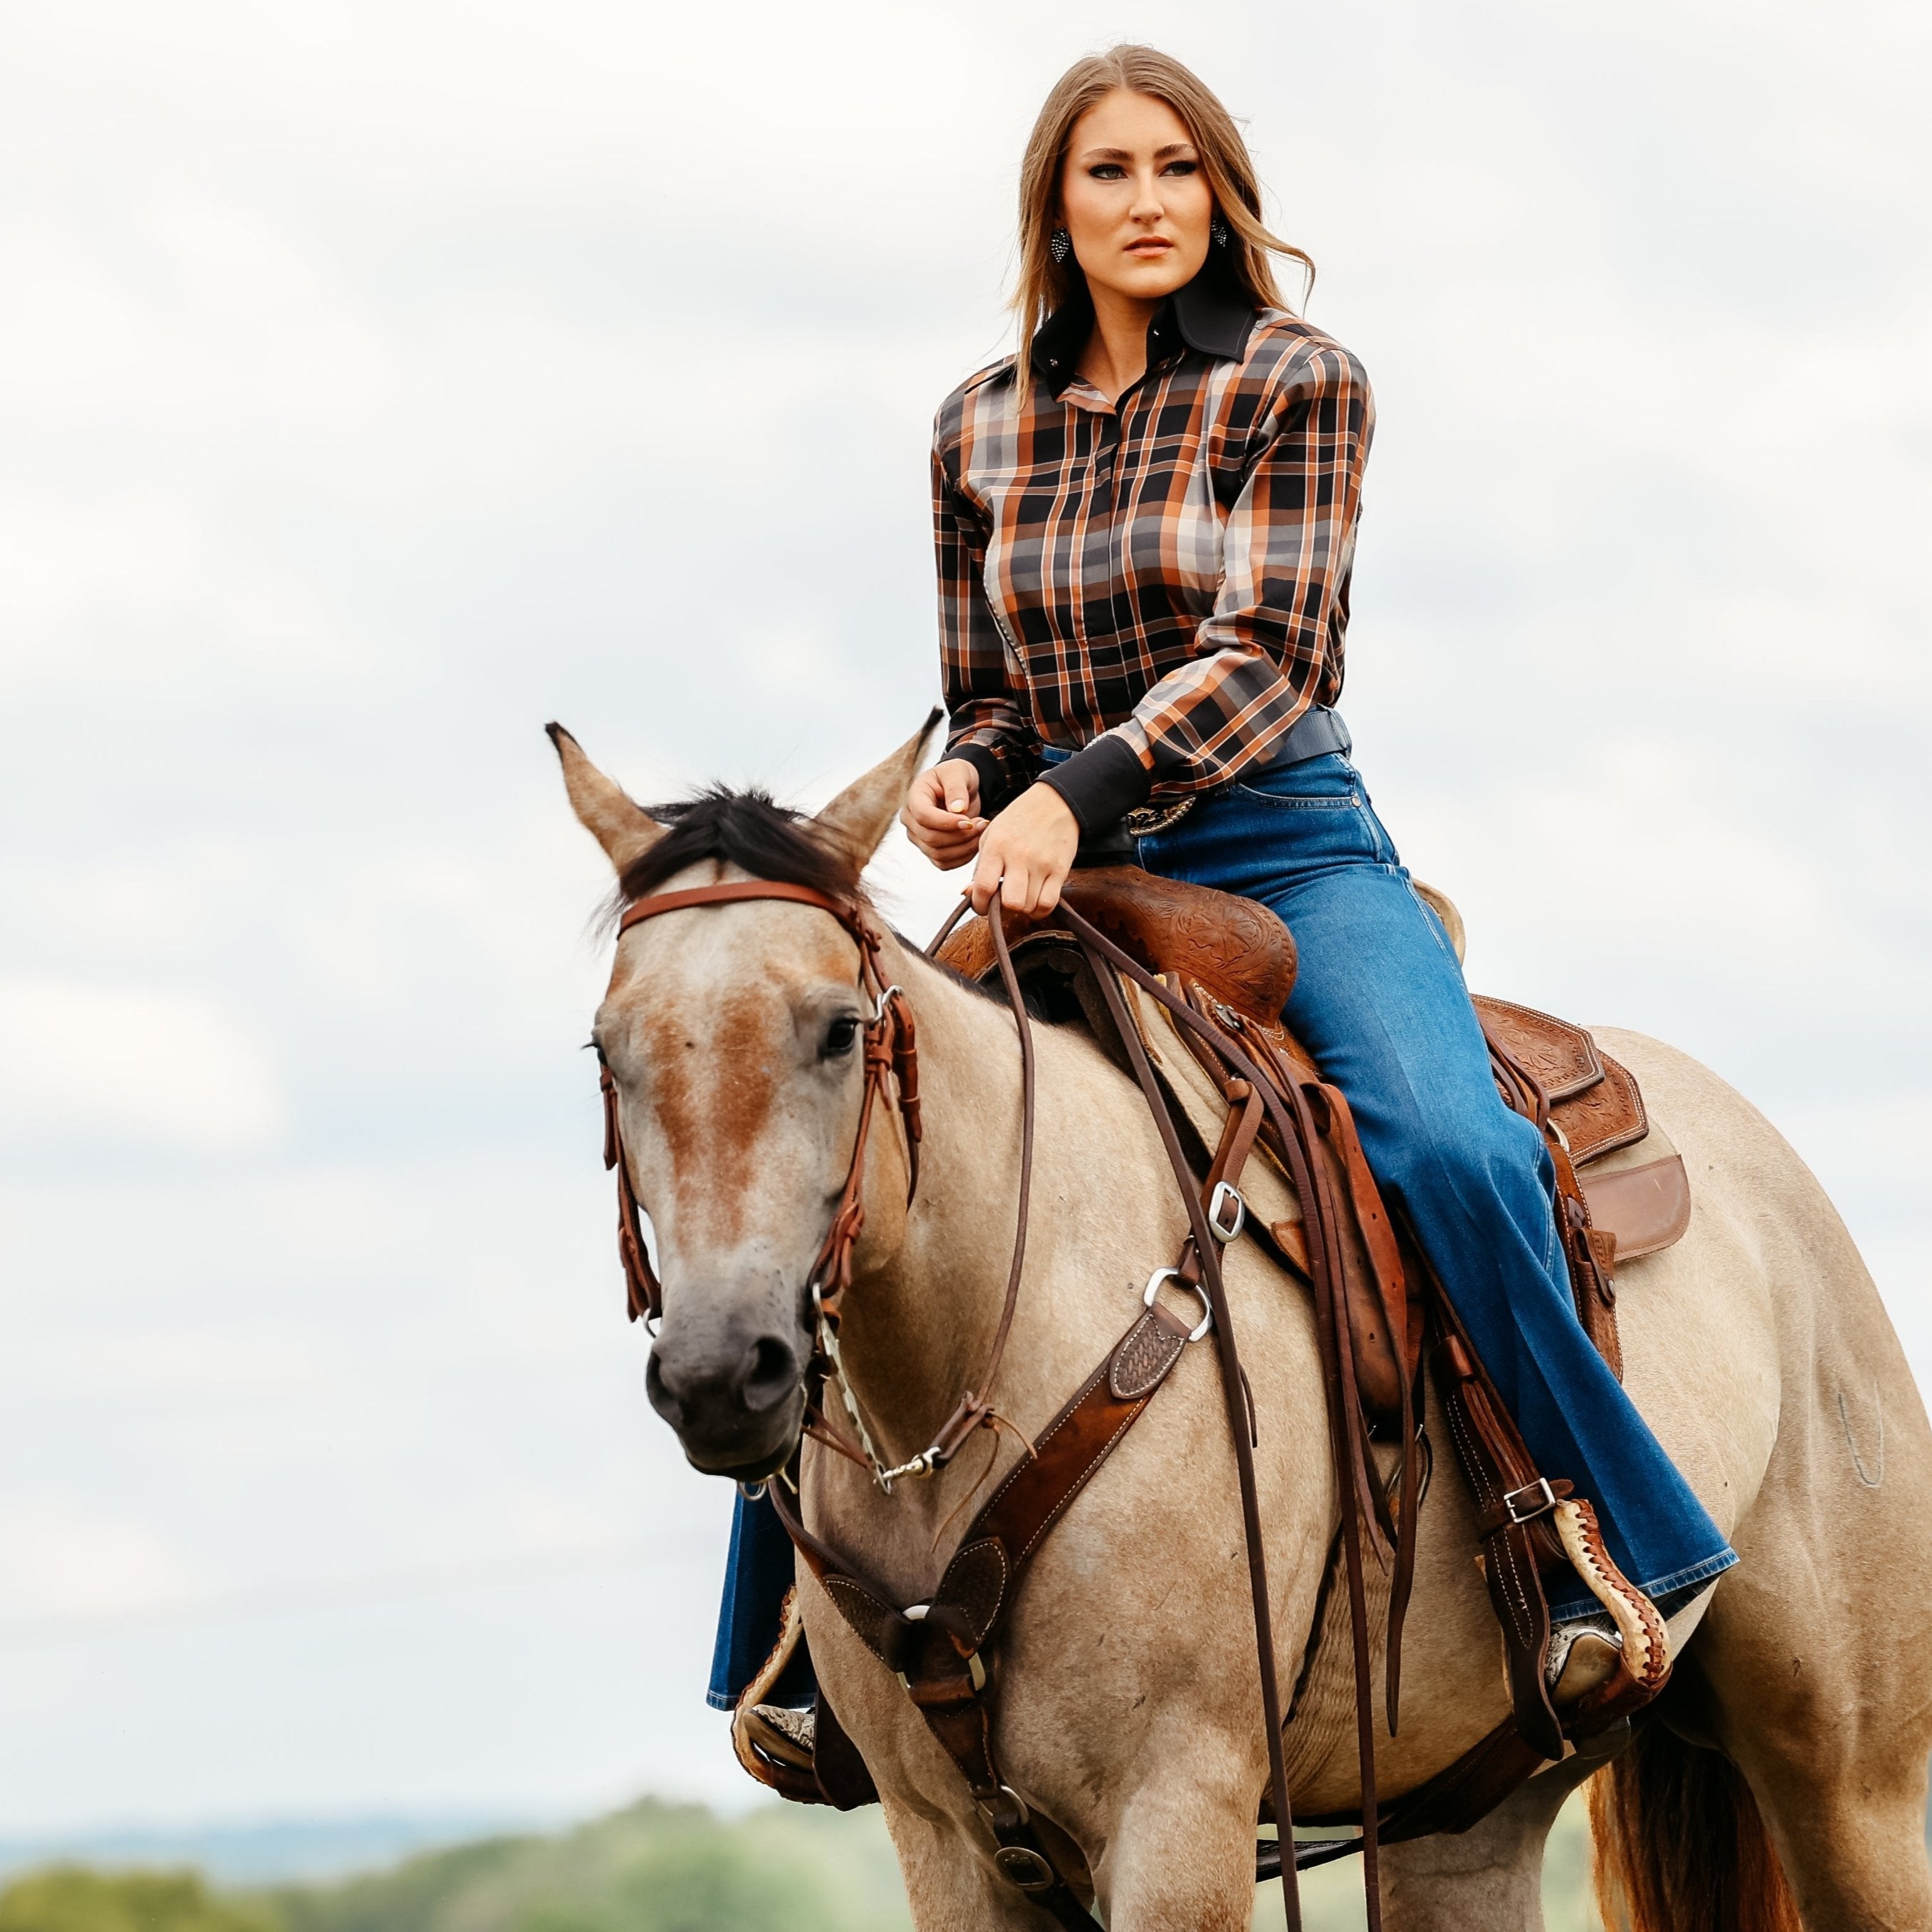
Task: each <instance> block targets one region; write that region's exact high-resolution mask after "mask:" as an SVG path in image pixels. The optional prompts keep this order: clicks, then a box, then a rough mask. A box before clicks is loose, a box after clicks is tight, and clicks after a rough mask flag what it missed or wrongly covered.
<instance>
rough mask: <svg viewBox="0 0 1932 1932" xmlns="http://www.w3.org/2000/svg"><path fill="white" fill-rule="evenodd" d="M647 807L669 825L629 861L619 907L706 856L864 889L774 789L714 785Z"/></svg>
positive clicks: (785, 878)
mask: <svg viewBox="0 0 1932 1932" xmlns="http://www.w3.org/2000/svg"><path fill="white" fill-rule="evenodd" d="M646 809H647V810H648V811H649V813H650V815H651V816H652V817H653V818H655V820H657V821H658V823H659V824H661V825H664V826H668V827H669V829H668V830H667V832H665V834H664V836H663V837H662V838H660V839H659V840H658V841H657V843H656V844H655V845H653V846H652V847H651V848H650V850H649V851H648V852H646V853H643V855H642V856H640V857H638V858H636V859H632V860H631V862H630V864H629V865H627V866H625V868H624V871H623V873H622V876H621V877H619V880H618V881H617V889H616V892H615V894H614V895H613V899H612V903H611V907H610V910H611V912H612V913H613V915H614V914H616V913H621V912H622V910H623V909H624V907H625V906H627V905H629V904H631V903H632V902H633V901H635V900H637V899H640V898H644V897H645V896H646V895H647V894H649V893H651V892H655V891H656V890H657V889H658V887H659V886H661V885H662V884H663V883H664V881H665V880H667V879H670V878H673V877H676V874H678V873H679V872H682V871H684V870H685V868H687V867H688V866H691V865H698V864H700V863H701V862H703V860H705V859H718V860H719V861H721V862H722V863H724V864H725V865H736V866H738V867H739V868H741V869H742V870H743V871H747V872H749V873H750V874H751V876H752V877H754V878H756V879H769V880H773V881H774V882H775V883H778V884H781V885H787V886H809V887H811V889H812V890H813V891H814V892H824V893H826V894H827V895H829V896H830V897H831V898H837V899H848V900H854V901H856V900H858V899H859V898H861V897H862V894H861V892H860V890H859V874H858V872H857V871H856V868H854V867H853V864H852V862H851V861H850V859H849V858H847V856H844V854H843V853H840V852H838V851H837V850H835V849H834V848H833V847H832V844H831V843H830V841H829V840H825V839H821V838H819V837H818V835H817V834H816V833H815V832H813V831H812V830H811V829H810V828H811V819H810V818H809V817H808V816H807V815H806V814H805V813H803V812H799V811H793V810H792V809H791V808H790V806H789V805H780V804H778V803H777V802H775V800H774V799H772V796H771V795H770V793H768V792H764V791H760V790H757V788H756V787H754V788H752V789H751V790H748V791H733V790H731V789H730V787H728V786H727V785H707V786H706V787H705V788H704V789H703V790H702V791H700V792H698V793H696V794H695V795H694V796H691V797H690V798H686V799H678V800H677V801H676V802H675V803H673V804H670V805H651V806H649V807H647V808H646Z"/></svg>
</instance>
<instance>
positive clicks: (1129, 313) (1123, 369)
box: [1080, 282, 1160, 403]
mask: <svg viewBox="0 0 1932 1932" xmlns="http://www.w3.org/2000/svg"><path fill="white" fill-rule="evenodd" d="M1088 295H1089V296H1091V299H1092V300H1093V304H1094V332H1093V334H1092V335H1090V336H1088V338H1087V347H1085V349H1084V350H1082V351H1081V354H1080V374H1081V376H1082V378H1083V380H1085V381H1087V382H1089V383H1092V384H1093V386H1094V388H1095V389H1098V390H1099V391H1100V393H1101V394H1102V395H1103V396H1105V397H1106V398H1107V400H1108V401H1109V402H1110V403H1116V402H1118V401H1120V399H1121V396H1122V395H1124V394H1125V393H1126V392H1127V390H1129V389H1132V388H1133V386H1134V384H1135V383H1138V382H1139V380H1140V379H1141V378H1142V376H1144V375H1145V374H1146V373H1147V337H1148V325H1149V324H1150V323H1152V322H1153V320H1154V314H1155V312H1156V311H1157V310H1158V309H1159V308H1160V302H1159V301H1150V300H1149V299H1147V298H1146V297H1145V296H1124V295H1121V294H1120V293H1118V292H1117V291H1115V290H1112V289H1104V288H1099V287H1095V286H1094V284H1092V283H1091V282H1090V283H1089V284H1088Z"/></svg>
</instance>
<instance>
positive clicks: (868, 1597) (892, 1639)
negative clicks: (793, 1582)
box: [819, 1576, 905, 1670]
mask: <svg viewBox="0 0 1932 1932" xmlns="http://www.w3.org/2000/svg"><path fill="white" fill-rule="evenodd" d="M819 1582H820V1583H821V1584H822V1585H823V1586H824V1589H825V1594H826V1595H827V1596H828V1597H829V1598H831V1599H832V1602H833V1603H834V1604H836V1605H837V1606H838V1614H839V1615H840V1616H842V1617H843V1618H844V1619H845V1621H846V1622H847V1623H848V1624H849V1625H851V1627H852V1631H853V1634H854V1635H855V1636H856V1637H857V1638H858V1640H859V1642H860V1643H862V1644H863V1645H864V1646H865V1648H866V1649H868V1650H869V1651H870V1652H871V1653H872V1655H874V1657H876V1658H877V1659H878V1660H879V1661H880V1663H881V1664H886V1665H887V1666H889V1667H891V1668H892V1669H893V1670H897V1669H898V1664H896V1663H895V1661H894V1658H895V1653H896V1652H897V1649H898V1645H899V1643H900V1642H901V1635H900V1633H901V1631H903V1630H904V1628H905V1619H904V1618H903V1617H901V1616H899V1614H898V1612H897V1611H895V1610H893V1609H892V1607H891V1606H890V1605H889V1604H883V1603H881V1602H880V1601H879V1599H878V1598H877V1597H875V1596H874V1595H872V1593H871V1591H869V1590H868V1589H865V1588H863V1587H862V1586H861V1585H859V1584H857V1583H853V1581H852V1580H851V1578H850V1577H839V1576H826V1577H820V1579H819Z"/></svg>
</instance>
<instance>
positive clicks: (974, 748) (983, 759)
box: [946, 745, 1013, 818]
mask: <svg viewBox="0 0 1932 1932" xmlns="http://www.w3.org/2000/svg"><path fill="white" fill-rule="evenodd" d="M946 755H947V757H949V758H963V759H964V760H965V761H966V763H968V764H969V765H971V766H972V767H973V769H974V770H975V771H976V772H978V773H979V774H980V817H983V818H991V817H992V815H993V814H994V813H995V812H996V811H998V810H999V808H1001V805H1004V804H1005V803H1006V802H1007V795H1008V794H1009V793H1010V792H1011V790H1013V787H1011V786H1010V784H1007V773H1006V768H1005V766H1003V765H1002V764H1001V763H1000V758H999V754H998V752H996V751H995V750H994V749H993V748H992V746H991V745H955V746H954V747H953V749H952V750H951V751H948V752H947V754H946Z"/></svg>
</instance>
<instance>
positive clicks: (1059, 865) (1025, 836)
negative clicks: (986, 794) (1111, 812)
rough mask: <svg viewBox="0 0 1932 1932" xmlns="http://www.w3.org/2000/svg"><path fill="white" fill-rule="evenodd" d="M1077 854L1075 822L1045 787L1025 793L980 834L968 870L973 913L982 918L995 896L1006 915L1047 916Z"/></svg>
mask: <svg viewBox="0 0 1932 1932" xmlns="http://www.w3.org/2000/svg"><path fill="white" fill-rule="evenodd" d="M1079 849H1080V821H1079V820H1078V819H1076V817H1074V816H1073V811H1071V809H1070V808H1069V807H1068V805H1067V801H1066V800H1065V799H1064V798H1062V797H1061V795H1060V794H1059V793H1058V792H1057V791H1055V790H1054V788H1053V787H1052V786H1051V785H1048V784H1035V785H1031V786H1029V787H1028V789H1027V790H1025V791H1023V792H1022V793H1020V795H1019V797H1018V798H1016V799H1014V800H1013V803H1012V804H1011V805H1008V806H1007V808H1006V810H1005V811H1003V812H1001V813H1000V814H999V815H998V817H996V818H995V819H994V820H993V822H992V824H990V825H989V826H987V827H986V830H985V831H984V832H982V833H981V834H980V862H979V863H978V864H977V865H975V866H974V868H973V883H972V886H971V892H972V898H973V910H974V911H975V912H978V913H983V912H984V911H985V910H986V908H987V907H989V905H991V904H992V902H993V895H994V893H995V892H998V894H999V895H1000V903H1001V905H1002V906H1004V907H1005V908H1006V910H1007V911H1008V912H1025V913H1035V912H1051V911H1052V910H1053V909H1054V907H1055V906H1057V905H1058V904H1059V903H1060V889H1061V886H1064V884H1065V883H1067V874H1068V873H1069V872H1070V871H1073V855H1074V854H1075V853H1076V852H1078V851H1079Z"/></svg>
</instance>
